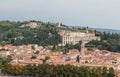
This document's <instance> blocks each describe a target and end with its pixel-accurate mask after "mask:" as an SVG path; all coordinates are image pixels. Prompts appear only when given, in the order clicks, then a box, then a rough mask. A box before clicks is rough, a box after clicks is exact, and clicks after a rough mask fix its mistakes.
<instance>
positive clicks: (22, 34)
mask: <svg viewBox="0 0 120 77" xmlns="http://www.w3.org/2000/svg"><path fill="white" fill-rule="evenodd" d="M36 22H39V23H41V24H42V26H40V27H38V28H29V27H25V28H21V27H20V26H21V24H22V23H25V22H22V23H20V22H9V21H1V22H0V34H1V35H0V45H6V44H12V45H23V44H38V45H42V46H47V45H54V44H58V43H59V42H60V41H59V35H58V31H57V27H56V25H55V24H53V23H42V22H40V21H36Z"/></svg>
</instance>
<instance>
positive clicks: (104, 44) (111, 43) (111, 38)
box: [86, 32, 120, 52]
mask: <svg viewBox="0 0 120 77" xmlns="http://www.w3.org/2000/svg"><path fill="white" fill-rule="evenodd" d="M97 35H99V36H101V41H95V40H93V41H91V42H89V43H88V44H86V47H88V46H89V47H88V48H98V49H100V50H109V51H113V52H120V34H117V33H105V32H104V33H99V34H97Z"/></svg>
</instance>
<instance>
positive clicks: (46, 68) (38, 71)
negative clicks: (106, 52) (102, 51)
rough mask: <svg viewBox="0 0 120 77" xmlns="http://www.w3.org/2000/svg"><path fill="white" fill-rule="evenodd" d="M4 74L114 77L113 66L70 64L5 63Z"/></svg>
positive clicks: (44, 76) (38, 76) (40, 76)
mask: <svg viewBox="0 0 120 77" xmlns="http://www.w3.org/2000/svg"><path fill="white" fill-rule="evenodd" d="M1 71H2V72H3V73H4V74H9V75H13V76H17V75H19V76H24V77H25V76H32V77H115V72H114V70H113V68H109V69H107V68H106V67H103V68H101V67H93V68H90V67H76V66H72V65H57V66H55V65H48V64H39V65H38V66H36V65H27V66H20V65H14V66H12V65H10V64H6V65H5V66H4V67H3V68H2V70H1Z"/></svg>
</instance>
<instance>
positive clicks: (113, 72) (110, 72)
mask: <svg viewBox="0 0 120 77" xmlns="http://www.w3.org/2000/svg"><path fill="white" fill-rule="evenodd" d="M108 72H109V73H108V77H115V71H114V69H113V68H112V67H110V68H109V70H108Z"/></svg>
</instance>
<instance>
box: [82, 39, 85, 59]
mask: <svg viewBox="0 0 120 77" xmlns="http://www.w3.org/2000/svg"><path fill="white" fill-rule="evenodd" d="M84 48H85V42H84V40H82V43H81V56H82V57H84V55H85V50H84Z"/></svg>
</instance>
